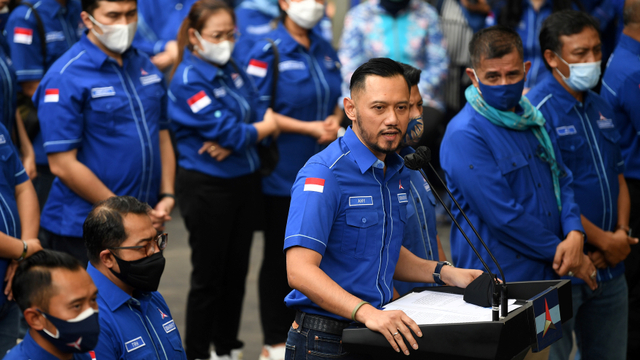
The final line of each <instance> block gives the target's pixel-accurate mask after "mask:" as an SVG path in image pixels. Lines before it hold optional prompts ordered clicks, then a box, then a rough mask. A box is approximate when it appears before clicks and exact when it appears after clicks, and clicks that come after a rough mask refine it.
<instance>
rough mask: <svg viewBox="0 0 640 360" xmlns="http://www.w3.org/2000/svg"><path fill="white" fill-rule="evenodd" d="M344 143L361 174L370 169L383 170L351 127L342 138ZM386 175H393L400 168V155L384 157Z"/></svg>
mask: <svg viewBox="0 0 640 360" xmlns="http://www.w3.org/2000/svg"><path fill="white" fill-rule="evenodd" d="M343 139H344V142H345V144H346V145H347V147H348V148H349V150H350V151H351V155H352V156H353V158H354V159H355V161H356V164H358V168H360V172H361V173H363V174H364V173H365V172H367V170H369V169H370V168H371V167H375V168H379V169H383V168H384V163H383V162H382V161H380V159H378V158H377V157H376V156H375V155H374V154H373V153H372V152H371V150H369V148H368V147H367V146H366V145H365V144H363V143H362V141H360V138H358V136H357V135H356V133H355V132H353V129H352V128H351V126H349V128H348V129H347V132H346V133H345V134H344V136H343ZM386 164H387V174H391V173H395V172H397V171H398V170H400V169H401V168H402V166H403V165H404V163H403V162H402V158H401V157H400V155H398V154H396V153H392V154H387V157H386Z"/></svg>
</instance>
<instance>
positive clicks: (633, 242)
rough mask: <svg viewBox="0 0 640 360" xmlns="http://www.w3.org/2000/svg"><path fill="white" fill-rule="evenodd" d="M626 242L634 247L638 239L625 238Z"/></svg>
mask: <svg viewBox="0 0 640 360" xmlns="http://www.w3.org/2000/svg"><path fill="white" fill-rule="evenodd" d="M627 241H629V245H635V244H637V243H638V238H634V237H630V236H629V237H627Z"/></svg>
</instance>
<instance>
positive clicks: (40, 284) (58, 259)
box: [11, 250, 83, 312]
mask: <svg viewBox="0 0 640 360" xmlns="http://www.w3.org/2000/svg"><path fill="white" fill-rule="evenodd" d="M82 268H83V267H82V264H80V261H78V259H76V258H74V257H73V256H71V255H69V254H67V253H63V252H58V251H53V250H41V251H38V252H37V253H35V254H33V255H31V256H30V257H28V258H26V259H24V260H23V261H21V262H20V263H19V265H18V269H17V270H16V274H15V276H14V278H13V285H12V286H11V289H12V290H13V297H14V298H15V299H16V302H17V303H18V306H19V307H20V310H22V311H25V310H26V309H28V308H30V307H32V306H37V307H39V308H40V309H41V310H42V311H44V312H48V311H49V299H50V298H51V297H52V296H54V295H55V293H54V288H53V286H52V284H51V271H52V270H55V269H67V270H70V271H77V270H80V269H82Z"/></svg>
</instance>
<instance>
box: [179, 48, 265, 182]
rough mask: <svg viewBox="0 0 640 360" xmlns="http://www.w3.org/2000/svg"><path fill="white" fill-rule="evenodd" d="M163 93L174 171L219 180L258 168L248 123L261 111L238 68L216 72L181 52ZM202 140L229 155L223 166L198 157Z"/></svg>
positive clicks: (253, 134)
mask: <svg viewBox="0 0 640 360" xmlns="http://www.w3.org/2000/svg"><path fill="white" fill-rule="evenodd" d="M232 61H233V60H232ZM169 91H170V101H169V112H168V113H169V117H170V118H171V119H172V121H171V127H172V130H173V132H174V134H175V137H176V141H177V150H178V154H179V157H178V164H179V165H180V167H182V168H185V169H188V170H193V171H199V172H202V173H205V174H207V175H210V176H215V177H222V178H233V177H238V176H242V175H247V174H251V173H253V172H255V171H256V170H258V169H259V168H260V159H259V158H258V153H257V150H256V141H257V138H258V132H257V131H256V128H255V127H254V126H253V123H255V122H256V121H258V114H259V113H260V119H261V118H262V113H263V112H264V111H261V110H260V109H258V105H259V101H258V93H257V90H256V89H255V87H254V85H253V82H252V81H251V80H250V79H249V78H248V77H247V75H246V74H245V72H244V71H243V70H242V69H241V68H240V67H239V66H237V65H235V63H232V62H229V63H227V64H226V65H224V66H222V67H216V66H214V65H212V64H211V63H209V62H207V61H205V60H202V59H201V58H199V57H198V56H195V55H193V54H192V53H191V52H190V51H189V50H188V49H185V53H184V59H183V61H182V62H181V63H180V65H179V66H178V69H177V70H176V72H175V75H174V76H173V79H172V81H171V85H170V88H169ZM205 141H216V142H217V143H218V144H220V146H222V147H224V148H227V149H230V150H232V151H233V152H232V153H231V155H229V157H227V158H226V159H225V160H224V161H218V160H216V159H214V158H212V157H211V156H209V155H208V154H206V153H205V154H202V155H201V154H198V150H199V149H200V148H201V147H202V144H203V143H204V142H205Z"/></svg>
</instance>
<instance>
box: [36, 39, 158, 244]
mask: <svg viewBox="0 0 640 360" xmlns="http://www.w3.org/2000/svg"><path fill="white" fill-rule="evenodd" d="M122 57H123V64H124V66H123V67H120V66H119V65H118V63H117V62H116V61H115V60H113V59H112V58H110V57H108V56H107V55H106V54H105V53H104V52H103V51H102V50H100V49H99V48H98V47H97V46H96V45H94V44H93V43H92V42H91V41H90V40H89V39H88V38H87V36H86V35H83V36H82V39H80V41H79V42H78V43H76V44H75V45H74V46H73V47H72V48H71V49H70V50H69V51H68V52H67V53H65V54H64V55H63V56H62V57H61V58H60V59H58V61H56V63H55V64H54V65H53V66H52V67H51V69H50V70H49V72H47V75H46V76H45V77H44V78H43V79H42V82H41V83H40V86H39V87H38V90H37V91H36V93H35V95H34V96H33V99H34V103H35V104H36V107H37V108H38V114H39V118H40V128H41V129H42V134H43V135H44V140H45V143H44V148H45V150H46V151H47V154H51V153H56V152H64V151H70V150H74V149H77V150H78V153H77V159H78V161H80V162H81V163H82V164H84V165H86V166H87V167H88V168H89V170H91V171H92V172H93V173H94V174H95V175H96V176H97V177H98V179H100V181H102V182H103V183H104V184H105V185H106V186H107V187H108V188H109V189H110V190H111V191H113V192H114V193H115V194H116V195H119V196H123V195H130V196H134V197H136V198H137V199H138V200H140V201H142V202H146V203H149V205H151V206H155V204H156V203H157V200H158V193H159V191H160V180H161V178H162V173H161V161H160V145H159V141H160V137H159V131H160V130H163V129H167V128H168V125H169V124H168V121H167V117H166V105H167V96H166V90H165V88H164V82H163V81H162V79H163V78H162V74H161V73H160V72H159V70H158V69H157V68H156V67H155V66H154V65H153V64H152V63H151V62H150V61H149V58H148V57H147V56H146V55H144V54H141V53H139V52H138V51H137V50H136V49H133V48H131V49H129V50H127V51H126V52H125V53H124V54H123V56H122ZM91 206H92V204H91V203H89V202H88V201H86V200H84V199H83V198H81V197H80V196H78V195H77V194H76V193H74V192H73V191H72V190H71V189H69V188H68V187H67V186H66V185H65V184H63V183H62V181H60V179H58V178H56V179H55V180H54V182H53V186H52V188H51V192H50V193H49V199H48V200H47V203H46V204H45V206H44V209H43V211H42V217H41V220H40V223H41V226H42V227H43V228H45V229H47V230H49V231H51V232H52V233H54V234H58V235H62V236H72V237H81V236H82V224H83V223H84V219H85V218H86V217H87V214H88V213H89V211H90V210H91Z"/></svg>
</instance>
